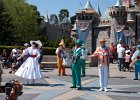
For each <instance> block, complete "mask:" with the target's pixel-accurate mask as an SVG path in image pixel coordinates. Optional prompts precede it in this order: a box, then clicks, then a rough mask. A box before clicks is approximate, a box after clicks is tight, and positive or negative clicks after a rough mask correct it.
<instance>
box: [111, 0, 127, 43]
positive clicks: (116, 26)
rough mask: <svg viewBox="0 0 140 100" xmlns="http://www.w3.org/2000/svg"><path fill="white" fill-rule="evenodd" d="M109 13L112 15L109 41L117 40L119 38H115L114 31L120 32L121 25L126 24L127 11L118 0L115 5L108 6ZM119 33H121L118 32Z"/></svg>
mask: <svg viewBox="0 0 140 100" xmlns="http://www.w3.org/2000/svg"><path fill="white" fill-rule="evenodd" d="M109 9H110V11H109V15H110V16H111V17H112V19H111V34H110V37H111V42H118V41H119V40H120V39H122V38H121V36H120V38H117V39H116V36H115V35H116V34H115V33H116V32H121V31H122V30H123V27H124V26H125V24H126V19H127V11H126V7H125V6H122V4H121V1H120V0H118V1H117V3H116V5H115V6H112V7H110V8H109ZM120 35H121V34H120Z"/></svg>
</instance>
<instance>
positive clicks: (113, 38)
mask: <svg viewBox="0 0 140 100" xmlns="http://www.w3.org/2000/svg"><path fill="white" fill-rule="evenodd" d="M75 16H76V19H75V24H74V25H73V26H74V27H72V24H71V23H70V21H69V20H68V18H67V17H65V18H64V19H63V21H62V22H61V23H60V22H59V21H58V18H57V16H56V15H55V14H53V15H51V16H50V18H49V17H48V14H46V16H45V17H43V18H42V19H43V20H42V21H43V22H42V24H41V25H42V26H41V27H42V29H43V30H44V34H47V36H48V39H49V40H54V39H56V38H57V37H58V36H60V35H62V34H63V35H67V36H68V37H70V35H71V36H72V37H73V38H75V40H76V39H77V38H79V39H81V40H83V41H84V42H85V45H86V48H87V49H88V51H89V53H90V54H91V53H92V52H93V51H94V50H95V49H96V47H97V46H99V40H100V39H101V38H105V39H106V40H107V42H106V44H107V46H109V45H110V44H111V43H112V42H113V43H116V44H117V43H118V42H119V41H121V42H122V43H124V44H125V45H128V46H132V45H136V44H138V43H140V34H139V32H140V0H134V5H132V4H131V0H116V4H115V5H114V6H112V7H108V8H107V9H106V11H105V13H104V14H103V15H102V14H101V12H100V7H99V6H98V7H97V10H94V9H93V7H92V4H91V3H90V1H89V0H88V1H87V3H86V5H85V7H84V8H83V9H81V10H78V11H77V12H76V14H75Z"/></svg>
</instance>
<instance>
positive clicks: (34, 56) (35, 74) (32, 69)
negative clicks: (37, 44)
mask: <svg viewBox="0 0 140 100" xmlns="http://www.w3.org/2000/svg"><path fill="white" fill-rule="evenodd" d="M27 53H29V55H30V56H29V58H28V59H27V60H26V61H25V62H24V63H23V64H22V65H21V66H20V68H19V69H18V70H17V71H16V73H15V75H17V76H19V77H22V78H25V79H40V78H42V74H41V71H40V65H39V63H38V58H39V56H40V53H39V51H38V49H33V48H32V47H29V48H28V50H27V51H26V52H24V53H23V54H22V55H23V56H24V55H26V54H27Z"/></svg>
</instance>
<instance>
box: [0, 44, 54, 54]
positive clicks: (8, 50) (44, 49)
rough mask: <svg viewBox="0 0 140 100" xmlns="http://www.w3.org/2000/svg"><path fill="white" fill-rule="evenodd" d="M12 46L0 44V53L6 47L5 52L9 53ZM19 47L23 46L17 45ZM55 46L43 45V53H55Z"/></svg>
mask: <svg viewBox="0 0 140 100" xmlns="http://www.w3.org/2000/svg"><path fill="white" fill-rule="evenodd" d="M13 48H14V46H0V54H2V51H3V49H6V51H7V53H8V54H10V53H11V51H12V49H13ZM19 48H23V47H22V46H19ZM55 50H56V48H52V47H43V54H44V55H55Z"/></svg>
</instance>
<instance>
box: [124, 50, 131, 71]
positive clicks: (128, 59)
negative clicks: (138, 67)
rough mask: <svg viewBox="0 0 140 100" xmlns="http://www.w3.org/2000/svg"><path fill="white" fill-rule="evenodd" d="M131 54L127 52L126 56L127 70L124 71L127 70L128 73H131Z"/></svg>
mask: <svg viewBox="0 0 140 100" xmlns="http://www.w3.org/2000/svg"><path fill="white" fill-rule="evenodd" d="M130 54H131V53H130V52H129V51H128V52H126V55H125V68H124V69H123V71H125V69H126V68H127V69H128V71H129V65H130V62H131V55H130Z"/></svg>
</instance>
